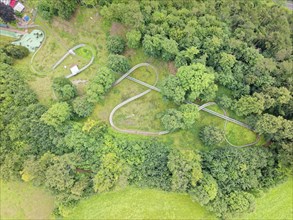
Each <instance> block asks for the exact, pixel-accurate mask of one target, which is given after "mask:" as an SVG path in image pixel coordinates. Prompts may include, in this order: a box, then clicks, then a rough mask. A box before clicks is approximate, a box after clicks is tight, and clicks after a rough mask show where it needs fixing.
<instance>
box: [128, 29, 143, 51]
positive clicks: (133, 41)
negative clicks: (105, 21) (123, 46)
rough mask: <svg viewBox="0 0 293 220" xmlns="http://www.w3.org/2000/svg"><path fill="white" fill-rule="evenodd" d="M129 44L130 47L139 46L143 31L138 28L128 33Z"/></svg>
mask: <svg viewBox="0 0 293 220" xmlns="http://www.w3.org/2000/svg"><path fill="white" fill-rule="evenodd" d="M126 38H127V46H128V47H130V48H139V46H140V40H141V33H140V31H137V30H132V31H130V32H128V33H127V34H126Z"/></svg>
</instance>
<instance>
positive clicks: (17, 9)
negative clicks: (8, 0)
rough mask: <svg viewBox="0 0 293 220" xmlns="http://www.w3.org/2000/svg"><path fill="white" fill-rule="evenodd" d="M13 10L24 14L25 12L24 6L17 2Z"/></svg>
mask: <svg viewBox="0 0 293 220" xmlns="http://www.w3.org/2000/svg"><path fill="white" fill-rule="evenodd" d="M13 9H14V11H18V12H22V11H23V10H24V5H23V4H21V3H20V2H17V4H16V5H15V6H14V8H13Z"/></svg>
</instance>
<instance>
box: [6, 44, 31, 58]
mask: <svg viewBox="0 0 293 220" xmlns="http://www.w3.org/2000/svg"><path fill="white" fill-rule="evenodd" d="M3 51H4V52H5V53H6V54H7V55H8V56H10V57H12V58H13V59H22V58H24V57H27V56H28V55H29V50H28V49H27V48H26V47H24V46H19V45H13V44H8V45H6V46H4V48H3Z"/></svg>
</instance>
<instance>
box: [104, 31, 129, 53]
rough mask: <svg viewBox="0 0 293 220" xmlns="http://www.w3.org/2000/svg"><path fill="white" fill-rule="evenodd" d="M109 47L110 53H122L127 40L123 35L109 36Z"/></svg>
mask: <svg viewBox="0 0 293 220" xmlns="http://www.w3.org/2000/svg"><path fill="white" fill-rule="evenodd" d="M106 45H107V49H108V51H109V53H113V54H121V53H123V51H124V49H125V41H124V39H123V38H122V37H120V36H118V35H116V36H109V37H108V38H107V44H106Z"/></svg>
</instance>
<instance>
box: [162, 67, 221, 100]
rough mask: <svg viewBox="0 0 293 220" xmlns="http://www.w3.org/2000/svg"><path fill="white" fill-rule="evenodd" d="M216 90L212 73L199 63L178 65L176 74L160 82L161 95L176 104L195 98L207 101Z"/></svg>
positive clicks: (213, 95)
mask: <svg viewBox="0 0 293 220" xmlns="http://www.w3.org/2000/svg"><path fill="white" fill-rule="evenodd" d="M216 91H217V85H216V84H215V76H214V73H213V72H212V71H211V70H210V69H209V68H207V67H205V66H204V65H203V64H200V63H198V64H192V65H190V66H182V67H180V68H179V69H178V71H177V74H176V76H169V77H167V78H166V79H165V80H164V81H163V83H162V94H163V96H164V97H166V98H168V99H170V100H172V101H174V102H175V103H177V104H180V103H183V102H184V101H191V102H193V101H195V100H196V99H201V100H204V101H209V100H212V99H213V98H214V97H215V95H216Z"/></svg>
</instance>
